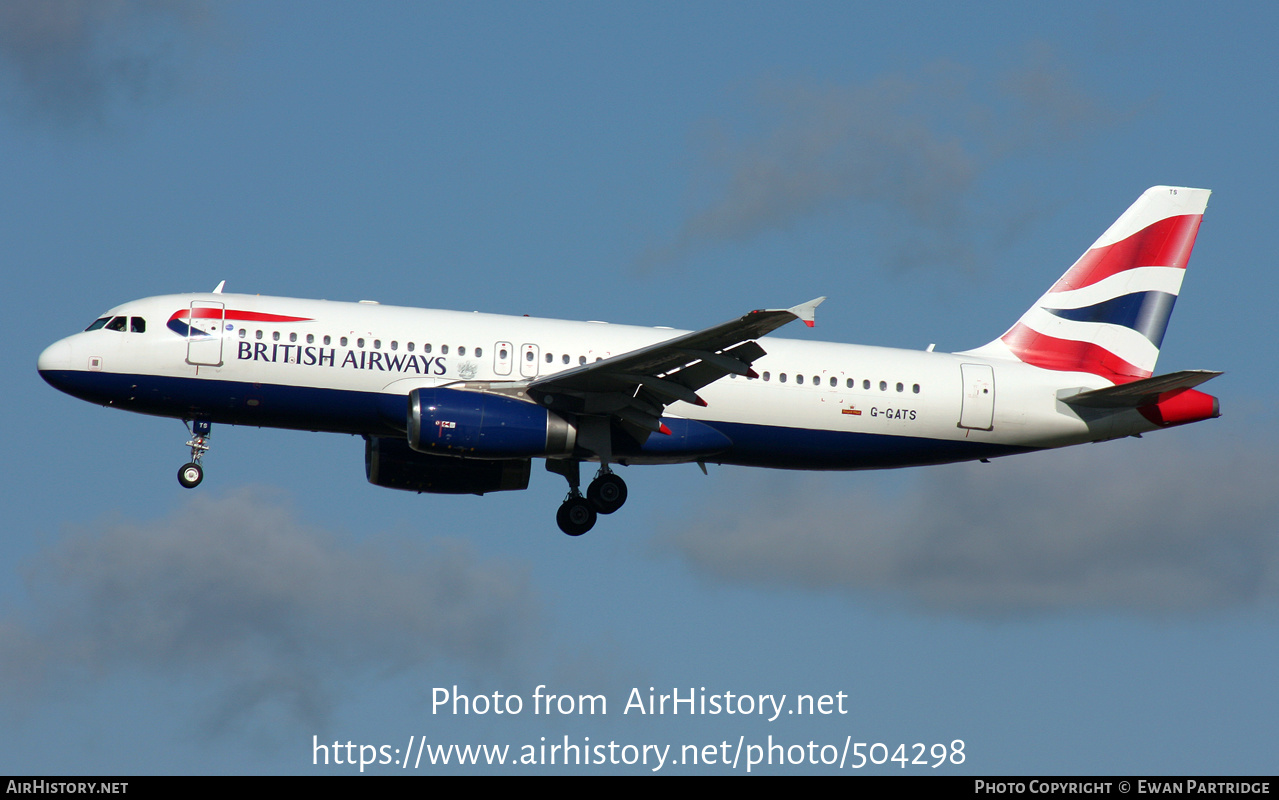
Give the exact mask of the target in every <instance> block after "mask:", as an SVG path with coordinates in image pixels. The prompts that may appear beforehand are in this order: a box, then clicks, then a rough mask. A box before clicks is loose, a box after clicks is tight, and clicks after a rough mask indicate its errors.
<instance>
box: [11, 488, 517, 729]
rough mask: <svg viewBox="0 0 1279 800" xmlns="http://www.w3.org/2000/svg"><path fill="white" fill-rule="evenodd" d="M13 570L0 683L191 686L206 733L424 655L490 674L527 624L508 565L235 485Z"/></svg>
mask: <svg viewBox="0 0 1279 800" xmlns="http://www.w3.org/2000/svg"><path fill="white" fill-rule="evenodd" d="M27 575H28V579H29V580H28V583H29V586H30V593H31V601H30V603H28V605H27V607H26V608H24V609H22V610H20V611H14V612H12V613H9V614H8V615H6V617H5V618H0V677H2V678H3V682H4V683H5V685H6V686H10V687H17V686H24V687H26V688H27V689H28V690H30V691H31V692H35V693H41V692H47V691H57V690H58V689H59V687H65V686H69V685H75V684H79V683H81V682H82V681H85V680H86V679H92V678H93V677H94V676H100V675H104V674H112V673H116V672H130V671H134V670H142V671H143V672H145V673H152V674H156V675H158V676H160V677H161V678H164V679H168V680H171V681H181V680H189V679H197V680H201V681H205V682H207V683H208V684H209V685H210V686H211V687H213V694H214V696H215V697H216V704H217V707H216V708H214V709H212V718H213V719H214V720H215V721H217V722H218V723H219V724H221V723H224V722H226V721H235V720H236V718H237V717H242V716H251V715H252V714H254V713H255V712H256V711H257V710H258V709H259V707H261V706H264V705H272V706H273V707H276V708H278V707H283V708H284V709H286V713H287V714H289V715H290V716H292V717H293V718H294V719H295V720H296V721H298V722H305V723H308V724H309V725H312V726H314V725H317V724H319V723H321V722H322V721H323V719H324V717H325V716H326V714H327V713H328V710H329V708H330V706H331V699H330V698H331V695H332V693H333V691H334V688H335V686H336V685H337V684H339V683H340V682H342V681H345V680H349V679H354V678H360V677H363V676H367V675H371V674H376V675H379V676H386V675H390V674H395V673H400V672H403V671H406V670H415V669H422V668H424V667H426V666H428V665H430V664H431V663H433V662H437V661H444V662H446V663H451V664H456V663H463V664H466V665H467V666H468V667H471V668H474V669H478V670H480V671H484V670H494V671H496V670H502V669H505V668H506V667H508V666H510V665H512V664H514V663H516V662H517V661H518V659H519V657H520V655H521V653H522V651H523V649H524V647H525V645H526V644H527V642H528V636H529V631H530V630H532V629H534V628H535V627H536V624H537V621H538V620H537V613H538V612H537V607H538V602H537V598H536V596H535V595H534V593H533V591H532V590H531V588H530V586H529V580H528V577H527V575H526V570H525V569H524V568H522V567H520V566H518V565H513V564H509V563H499V562H493V561H486V560H484V559H481V558H480V557H479V556H478V555H476V554H475V553H474V552H472V550H471V549H470V548H469V547H468V546H467V545H465V544H464V543H461V542H459V541H455V540H450V539H444V538H432V539H429V540H424V541H420V542H419V541H410V540H404V539H401V538H399V537H393V536H390V535H378V536H373V537H370V538H369V540H368V541H366V542H356V541H353V540H352V539H350V538H349V537H344V536H341V535H338V534H335V533H332V532H328V531H324V530H319V529H316V528H313V527H311V526H308V525H307V524H305V523H303V522H300V521H299V520H298V519H297V518H296V516H295V515H294V513H293V511H292V509H291V508H290V507H289V505H288V504H287V503H285V502H284V501H283V500H282V499H281V498H279V497H270V496H266V495H264V494H262V493H260V492H254V491H247V490H245V491H240V492H237V493H232V494H230V495H227V496H224V497H220V498H218V497H211V496H209V495H202V496H200V497H198V498H195V499H193V500H190V501H189V502H188V503H186V504H184V506H183V507H182V508H180V509H178V510H177V511H176V512H175V513H173V514H172V515H170V516H168V517H166V518H164V519H158V520H150V521H135V520H121V521H116V522H104V523H102V524H101V525H98V526H96V527H95V529H94V530H89V531H76V532H71V533H69V534H68V535H66V536H65V537H64V538H63V539H62V540H61V541H60V542H59V543H58V544H57V545H56V546H55V547H53V548H51V549H50V550H48V551H45V552H44V553H42V554H41V555H40V556H39V557H38V558H37V559H36V560H35V561H34V563H33V564H31V565H30V566H29V568H28V570H27ZM68 682H69V683H68ZM19 695H20V693H15V694H14V695H11V699H12V698H13V697H16V696H19Z"/></svg>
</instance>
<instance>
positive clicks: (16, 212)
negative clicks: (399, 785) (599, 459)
mask: <svg viewBox="0 0 1279 800" xmlns="http://www.w3.org/2000/svg"><path fill="white" fill-rule="evenodd" d="M1275 16H1276V12H1275V11H1273V10H1272V9H1271V8H1270V7H1269V6H1265V5H1262V4H1237V5H1230V4H1228V5H1226V6H1222V7H1210V6H1205V5H1203V4H1191V3H1173V4H1168V3H1159V4H1154V3H1126V4H1119V5H1115V4H1109V3H1107V4H1087V3H1081V4H1066V5H1061V4H1057V5H1047V4H1042V5H1031V6H1026V7H1024V8H1022V7H1013V6H1010V5H1008V4H990V5H987V6H977V7H972V6H966V7H963V8H962V9H961V8H959V7H957V6H951V5H948V4H927V3H923V4H907V5H901V4H898V5H894V6H891V7H890V6H888V5H886V4H851V3H832V4H827V3H811V4H802V5H800V6H798V7H796V6H794V5H793V4H788V5H785V6H783V5H782V4H768V3H698V4H675V3H651V4H616V3H611V4H599V3H539V4H520V3H482V4H428V3H414V4H407V3H288V2H280V3H270V4H264V3H217V4H195V3H188V2H177V1H175V2H168V3H160V2H156V3H120V4H96V3H88V2H73V1H72V0H59V1H57V2H42V3H41V2H27V1H26V0H23V1H21V2H11V3H8V4H6V5H5V6H4V8H3V9H2V10H0V152H3V153H4V154H5V156H6V157H4V158H0V185H3V186H4V187H5V189H6V191H4V192H3V193H0V241H3V242H4V243H5V248H4V249H5V262H6V263H7V264H8V265H9V266H8V268H7V269H6V270H5V278H6V291H5V292H4V298H5V299H4V304H5V311H6V316H7V317H8V319H9V320H10V321H11V323H14V324H11V325H10V328H9V330H10V331H11V332H13V334H14V335H13V336H11V338H10V342H9V345H8V346H7V347H5V348H4V351H3V353H4V354H3V359H4V361H3V365H4V366H3V369H2V370H0V379H2V380H3V389H4V391H5V394H6V396H7V397H8V398H9V408H10V409H11V412H10V417H9V422H8V423H7V424H6V425H5V426H3V428H0V432H2V433H0V435H2V436H3V452H4V454H5V466H6V468H5V475H6V478H7V480H6V481H5V483H4V489H3V490H2V491H3V493H4V495H3V496H4V499H5V503H4V507H5V508H6V510H7V514H6V517H7V525H6V535H5V536H4V537H3V539H0V772H10V773H12V772H20V773H49V774H54V773H116V772H119V773H126V774H137V773H242V772H252V773H304V774H305V773H311V772H315V771H323V768H320V767H315V766H313V765H312V741H313V740H312V737H313V736H316V737H318V739H319V741H321V742H329V743H331V742H333V741H334V740H338V741H341V742H343V743H345V742H347V741H353V742H355V743H357V744H372V745H379V746H380V745H383V744H390V745H391V746H392V747H403V746H404V743H406V742H407V741H408V737H409V736H410V735H415V736H425V737H427V738H428V740H430V741H432V742H438V743H441V744H449V743H457V744H475V743H494V744H509V745H511V746H512V748H513V749H518V748H519V747H520V746H521V745H524V744H540V741H541V737H546V740H547V741H548V742H553V741H562V739H563V737H565V736H569V737H570V738H571V739H573V740H574V741H576V742H581V741H584V739H583V737H588V736H589V737H590V742H592V743H601V742H608V741H616V742H618V743H619V744H640V745H642V744H663V745H664V744H669V745H671V746H672V748H673V749H676V750H678V748H680V747H681V746H683V745H685V744H696V745H705V744H718V743H719V742H721V741H724V740H728V741H732V742H736V741H738V740H739V737H745V740H746V741H747V742H748V743H757V744H758V743H766V742H767V738H768V737H769V736H770V735H771V736H773V737H774V741H778V742H784V743H787V744H792V743H807V742H808V741H810V740H812V741H815V742H816V743H817V744H818V745H821V744H828V743H830V744H839V745H842V743H843V742H844V741H845V738H846V737H849V736H851V737H852V738H853V740H854V741H865V742H885V743H890V744H892V745H893V746H894V747H895V745H896V744H897V743H906V744H908V745H909V744H913V743H914V742H925V743H929V744H931V743H934V742H945V743H949V742H951V741H952V740H954V739H962V740H964V742H965V754H966V760H965V763H964V764H962V765H960V766H954V765H948V766H946V767H944V768H942V769H941V770H938V771H949V772H958V771H966V772H975V773H998V774H1004V773H1012V774H1024V773H1036V772H1038V773H1076V772H1078V773H1094V772H1102V773H1138V772H1144V773H1181V774H1193V773H1263V772H1271V771H1273V764H1274V754H1273V742H1274V741H1275V740H1276V738H1277V734H1279V729H1277V728H1276V724H1277V723H1276V721H1275V720H1276V719H1279V716H1277V715H1276V714H1275V713H1274V712H1275V706H1276V692H1275V688H1274V683H1273V670H1272V666H1271V665H1273V663H1274V662H1275V660H1276V656H1279V652H1277V650H1276V645H1275V635H1274V634H1275V630H1276V603H1275V600H1276V595H1277V589H1279V572H1277V564H1276V558H1277V556H1279V548H1277V542H1276V533H1275V531H1276V527H1277V522H1279V500H1277V499H1276V493H1275V475H1276V474H1279V472H1276V467H1277V466H1279V465H1277V464H1276V459H1275V456H1274V453H1275V452H1276V451H1277V450H1279V447H1277V445H1279V426H1277V424H1276V422H1277V421H1276V415H1275V406H1274V400H1273V397H1274V388H1275V387H1274V379H1273V370H1271V369H1269V368H1268V366H1269V365H1270V364H1271V363H1273V361H1274V360H1275V355H1276V345H1275V343H1274V335H1273V333H1274V330H1273V322H1272V321H1271V320H1272V318H1273V315H1272V305H1273V301H1274V298H1275V294H1276V291H1275V290H1276V279H1275V277H1274V270H1273V268H1272V266H1271V261H1272V260H1273V252H1272V250H1273V248H1271V247H1269V246H1268V245H1267V244H1266V242H1267V241H1268V239H1267V236H1269V235H1270V229H1271V228H1272V227H1273V223H1272V220H1271V219H1270V216H1271V214H1270V211H1271V210H1272V209H1273V207H1274V200H1273V191H1272V189H1270V188H1267V187H1268V186H1272V181H1273V180H1274V178H1275V177H1276V175H1275V169H1274V166H1273V158H1272V157H1271V152H1272V150H1273V142H1272V139H1273V130H1274V126H1275V123H1276V121H1277V119H1279V115H1277V114H1276V101H1275V99H1274V98H1273V96H1272V95H1273V93H1272V92H1270V91H1268V89H1267V87H1270V86H1273V85H1274V84H1275V83H1276V82H1277V80H1279V74H1277V73H1279V70H1277V69H1276V66H1275V61H1274V58H1273V42H1272V36H1271V33H1272V32H1273V30H1274V29H1275V27H1276V23H1277V22H1279V20H1276V18H1275ZM1155 184H1174V185H1189V186H1203V187H1207V188H1210V189H1213V190H1214V195H1213V197H1212V200H1211V202H1210V203H1209V208H1208V212H1207V216H1206V217H1205V221H1204V224H1203V227H1202V228H1201V230H1200V234H1199V241H1198V244H1197V246H1196V249H1195V254H1194V257H1193V258H1192V260H1191V264H1190V270H1189V272H1188V274H1187V279H1186V282H1185V286H1184V288H1183V292H1182V295H1181V298H1180V300H1179V302H1178V304H1177V310H1176V314H1175V315H1174V316H1173V319H1172V322H1171V325H1170V327H1169V331H1168V334H1167V337H1166V338H1165V340H1164V346H1163V351H1162V358H1161V360H1160V365H1159V367H1160V371H1172V370H1175V369H1195V368H1207V369H1220V370H1225V371H1226V375H1225V376H1224V377H1222V378H1219V379H1217V380H1216V381H1214V382H1213V383H1212V384H1210V385H1209V386H1208V387H1206V388H1208V389H1209V390H1210V391H1212V392H1213V393H1215V394H1217V395H1219V396H1220V397H1221V400H1222V408H1223V414H1224V416H1223V417H1222V418H1221V419H1219V420H1215V421H1210V422H1205V423H1201V424H1199V425H1196V426H1193V427H1190V428H1186V429H1180V430H1172V431H1167V432H1161V433H1159V434H1157V435H1151V436H1147V437H1145V438H1144V439H1141V440H1125V441H1122V442H1113V443H1108V444H1105V445H1096V446H1092V445H1090V446H1086V447H1081V448H1075V449H1074V450H1070V451H1059V452H1055V453H1046V454H1037V455H1033V456H1025V457H1020V458H1016V459H1008V460H996V461H995V462H994V463H992V464H986V465H983V464H975V465H954V466H947V467H936V468H929V469H920V470H909V471H901V472H891V473H848V474H810V473H781V472H771V471H753V470H747V469H737V468H727V467H725V468H715V467H712V468H711V470H710V474H709V475H708V476H703V475H702V474H701V472H700V471H699V470H698V469H697V468H696V467H695V466H685V467H665V468H661V469H658V468H651V467H649V468H645V467H635V468H630V469H627V470H626V472H625V477H626V479H627V481H628V484H629V486H630V501H629V502H628V504H627V506H626V508H625V509H624V510H623V511H622V512H620V513H619V514H617V515H614V516H613V517H610V518H607V519H603V520H602V521H601V523H600V524H599V525H598V526H597V527H596V529H595V530H594V531H592V532H591V533H590V534H589V535H587V536H585V537H582V538H581V539H580V540H570V539H569V538H568V537H565V536H563V535H562V534H560V533H559V532H558V530H557V529H556V528H555V525H554V522H553V515H554V510H555V508H556V506H557V504H558V503H559V501H560V500H561V499H562V496H563V491H564V490H563V483H562V479H560V478H559V477H557V476H553V475H549V474H547V473H544V472H542V471H541V470H540V464H539V465H538V467H539V468H538V469H536V470H535V471H534V476H533V480H532V484H531V486H530V489H529V491H527V492H522V493H512V494H496V495H490V496H487V497H482V498H478V497H460V498H459V497H431V496H414V495H409V494H406V493H399V492H393V491H390V490H385V489H379V488H376V487H373V486H370V485H369V484H367V483H366V482H365V481H364V477H363V472H362V466H363V465H362V444H361V442H360V441H359V440H358V439H354V438H351V437H345V436H336V435H323V434H305V433H298V432H284V431H270V430H256V429H247V428H231V427H226V426H221V427H215V430H214V436H213V440H212V443H213V450H212V453H211V455H210V456H209V458H208V460H207V461H206V466H207V468H208V475H207V478H206V480H205V482H204V484H203V485H201V486H200V487H199V489H198V490H196V491H194V492H188V491H185V490H183V489H182V488H180V487H179V486H178V484H177V481H176V480H175V478H174V473H175V471H176V469H177V467H178V466H179V465H180V464H181V463H182V462H183V461H184V460H185V458H184V456H185V454H186V449H185V448H184V447H183V446H182V445H183V443H184V442H185V441H186V436H185V430H184V429H183V427H182V426H181V424H180V423H179V422H176V421H173V420H162V419H153V418H147V417H141V416H132V415H128V414H124V413H120V412H117V411H114V410H107V409H101V408H95V407H93V406H90V405H87V404H84V403H82V402H79V401H77V400H74V399H72V398H70V397H67V396H64V395H61V394H59V393H57V392H56V391H54V390H53V389H52V388H50V387H48V386H47V385H45V384H44V383H43V382H42V381H41V380H40V379H39V377H38V376H37V374H36V371H35V360H36V356H37V355H38V354H39V352H40V351H41V349H43V348H44V347H45V346H46V345H47V344H49V343H50V342H52V341H54V340H55V339H58V338H60V337H62V336H65V335H67V334H69V333H72V332H74V331H77V330H80V329H81V328H83V327H84V326H85V325H86V324H87V323H88V322H90V321H92V320H93V319H94V318H95V317H96V316H97V315H98V314H99V313H100V312H102V311H103V310H105V309H107V308H109V307H111V306H113V305H116V304H118V303H121V302H124V301H126V300H129V299H134V298H138V297H145V296H150V295H157V294H165V293H171V292H183V291H204V290H208V289H211V288H212V287H213V286H214V285H215V284H217V282H218V281H220V280H224V279H225V280H226V281H227V282H228V284H227V285H228V290H231V291H239V292H252V293H261V294H280V295H289V296H302V297H322V298H327V299H344V300H358V299H366V298H367V299H376V300H379V301H382V302H384V303H397V304H403V305H414V306H425V307H438V308H450V309H461V310H483V311H493V312H498V313H512V314H525V313H527V314H532V315H539V316H550V317H562V318H569V319H605V320H611V321H616V322H626V323H636V324H649V325H672V326H676V327H683V328H698V327H704V326H707V325H710V324H714V323H717V322H720V321H722V320H724V319H728V318H731V317H732V316H734V315H736V314H739V313H741V312H743V311H745V310H748V309H752V308H759V307H765V306H766V307H778V306H783V307H784V306H789V305H793V304H794V303H798V302H801V301H803V300H805V299H807V298H809V297H813V296H817V295H828V296H829V297H830V299H829V300H828V301H827V302H826V303H825V304H824V305H823V306H822V308H821V309H820V313H819V317H818V327H817V328H816V329H815V330H814V331H806V330H805V331H801V330H798V329H795V330H790V329H788V330H787V331H785V334H786V335H789V336H796V337H809V338H823V339H830V340H835V341H845V342H860V343H866V344H880V345H890V346H900V347H910V348H921V349H922V348H924V347H926V346H927V345H928V344H930V343H936V345H937V347H938V349H941V350H960V349H965V348H968V347H973V346H977V345H980V344H982V343H984V342H986V341H989V340H990V339H993V338H994V337H996V336H998V335H999V334H1000V333H1002V332H1003V331H1004V330H1005V329H1006V328H1007V327H1008V325H1009V324H1010V323H1011V322H1012V321H1014V320H1015V319H1016V318H1017V317H1018V316H1019V315H1020V314H1021V312H1022V311H1023V310H1024V309H1025V308H1026V307H1027V306H1028V305H1029V304H1030V303H1031V302H1032V301H1033V300H1034V299H1035V298H1037V297H1038V296H1039V294H1040V293H1042V291H1043V290H1044V289H1045V288H1046V287H1047V286H1048V285H1050V284H1051V282H1052V281H1054V280H1055V279H1056V278H1057V276H1058V275H1060V274H1061V272H1062V271H1064V269H1065V268H1066V267H1067V266H1069V264H1070V263H1071V262H1073V260H1074V259H1075V258H1076V257H1077V256H1078V255H1079V254H1080V253H1081V252H1082V251H1083V250H1084V249H1085V248H1086V247H1087V246H1088V245H1089V244H1090V243H1091V242H1092V241H1093V240H1094V239H1095V238H1096V237H1097V236H1098V235H1099V234H1100V233H1101V232H1102V231H1103V230H1104V229H1105V228H1106V227H1107V226H1108V225H1109V224H1110V222H1111V221H1113V220H1114V218H1115V217H1116V216H1118V214H1119V213H1121V212H1122V211H1123V210H1124V208H1126V207H1127V206H1128V205H1129V204H1130V203H1131V202H1132V201H1133V200H1134V199H1135V198H1136V197H1137V196H1138V195H1139V194H1140V193H1141V192H1142V191H1143V190H1144V189H1145V188H1147V187H1148V186H1151V185H1155ZM540 684H545V685H546V686H547V687H549V691H552V692H555V693H564V694H586V693H592V694H595V693H598V694H603V695H605V696H606V697H607V698H608V701H609V713H608V714H607V715H606V716H596V717H576V716H575V717H571V718H564V717H546V716H533V715H531V714H529V713H524V714H521V715H519V716H513V717H512V716H507V717H497V716H494V715H485V716H455V715H452V714H447V715H446V714H432V703H431V700H432V690H433V689H434V688H435V687H452V686H454V685H456V686H457V687H458V689H459V691H462V692H465V693H468V694H489V695H491V694H492V693H493V692H502V693H515V694H519V695H521V696H522V697H523V698H524V699H525V701H526V702H527V701H528V700H529V699H530V698H531V696H532V694H533V691H534V689H535V688H536V687H537V686H538V685H540ZM650 686H652V687H656V688H657V691H658V692H659V693H661V692H667V693H669V692H670V690H671V689H672V688H675V687H678V688H679V689H680V691H681V692H686V691H688V690H689V689H690V687H706V691H707V692H708V693H722V692H725V691H732V692H734V693H737V694H757V695H758V694H786V695H788V696H790V697H793V696H794V695H796V694H798V693H813V694H832V695H833V694H835V693H837V692H844V693H846V694H847V695H848V698H849V699H848V713H847V714H842V715H841V714H835V715H830V716H826V717H805V718H803V719H800V718H794V717H787V718H783V719H779V720H777V721H775V722H768V721H767V720H762V719H759V718H756V717H740V716H726V715H722V716H705V717H689V716H686V715H684V716H678V717H676V716H670V715H665V716H655V717H640V716H637V715H635V714H633V713H632V714H626V715H623V714H622V713H621V710H622V707H623V706H624V705H625V702H626V698H627V695H628V694H629V692H630V690H631V689H632V688H633V687H638V688H640V689H641V691H647V689H648V687H650ZM610 769H614V768H613V767H590V768H586V767H582V768H572V769H570V770H569V771H571V772H575V773H576V772H589V771H601V770H610ZM616 769H620V770H622V771H634V772H643V771H645V769H644V767H643V766H634V767H618V768H616ZM690 769H691V768H689V767H668V768H667V770H669V771H675V772H681V771H683V772H687V771H690ZM718 769H721V768H706V767H703V768H698V771H699V772H701V771H707V772H709V771H717V770H718ZM829 769H830V768H828V767H821V766H818V767H812V766H803V767H799V766H788V767H785V768H780V767H772V768H771V771H791V772H794V771H808V772H825V771H829ZM388 770H389V768H387V767H376V768H374V769H373V770H371V771H374V772H378V771H388ZM510 770H511V768H510V767H507V768H504V769H503V771H508V772H509V771H510ZM876 770H878V771H883V772H888V773H900V772H903V771H904V772H906V773H908V774H910V773H915V772H932V770H931V769H928V768H921V767H910V768H908V769H906V770H902V769H901V768H900V767H899V766H897V765H895V764H891V763H890V764H889V765H887V766H884V767H873V768H868V771H876ZM328 771H332V772H346V771H350V770H349V768H347V767H345V766H344V767H340V768H339V767H332V766H330V767H329V768H328ZM434 771H436V770H428V769H426V768H422V769H421V770H419V772H420V773H421V774H429V773H431V772H434ZM738 771H741V770H740V769H739V770H738Z"/></svg>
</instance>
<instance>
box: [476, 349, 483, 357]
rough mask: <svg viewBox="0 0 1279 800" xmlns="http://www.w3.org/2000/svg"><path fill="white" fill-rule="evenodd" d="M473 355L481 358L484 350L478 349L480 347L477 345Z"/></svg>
mask: <svg viewBox="0 0 1279 800" xmlns="http://www.w3.org/2000/svg"><path fill="white" fill-rule="evenodd" d="M475 357H476V358H483V357H484V351H483V350H481V349H480V348H478V347H477V348H475Z"/></svg>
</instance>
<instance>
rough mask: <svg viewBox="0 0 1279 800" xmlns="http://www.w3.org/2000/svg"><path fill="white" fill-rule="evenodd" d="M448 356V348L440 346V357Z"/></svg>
mask: <svg viewBox="0 0 1279 800" xmlns="http://www.w3.org/2000/svg"><path fill="white" fill-rule="evenodd" d="M448 354H449V346H448V345H446V344H442V345H440V355H442V356H446V355H448Z"/></svg>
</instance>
